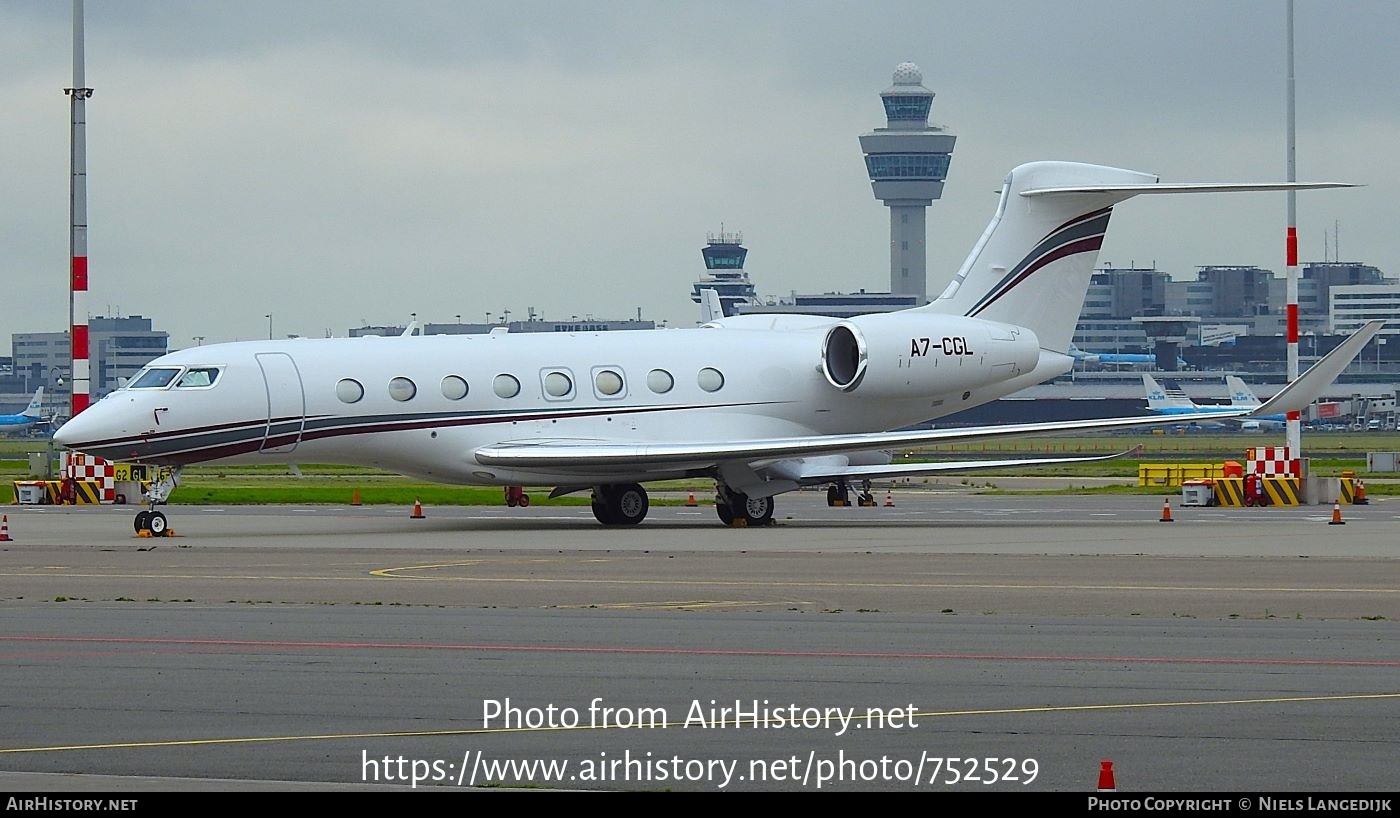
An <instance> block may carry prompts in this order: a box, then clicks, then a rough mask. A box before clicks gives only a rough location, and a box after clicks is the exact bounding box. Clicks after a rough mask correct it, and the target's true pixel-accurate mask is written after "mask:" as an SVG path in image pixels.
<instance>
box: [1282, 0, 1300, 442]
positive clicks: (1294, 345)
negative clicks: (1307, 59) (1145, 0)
mask: <svg viewBox="0 0 1400 818" xmlns="http://www.w3.org/2000/svg"><path fill="white" fill-rule="evenodd" d="M1287 85H1288V146H1287V149H1286V152H1287V154H1288V181H1290V182H1296V181H1298V158H1297V133H1296V130H1297V128H1296V122H1295V117H1294V102H1293V100H1294V82H1293V0H1288V83H1287ZM1285 247H1286V249H1285V255H1286V256H1287V264H1288V272H1287V276H1288V278H1287V284H1286V287H1287V300H1288V305H1287V307H1286V308H1285V309H1287V311H1288V380H1289V382H1290V383H1291V382H1292V381H1295V380H1297V379H1298V192H1297V191H1294V190H1290V191H1288V233H1287V235H1286V237H1285ZM1285 426H1286V431H1285V433H1284V443H1285V445H1287V446H1288V451H1289V455H1288V456H1289V457H1291V458H1298V459H1301V458H1302V456H1303V421H1302V413H1300V412H1289V413H1288V422H1287V423H1286V424H1285Z"/></svg>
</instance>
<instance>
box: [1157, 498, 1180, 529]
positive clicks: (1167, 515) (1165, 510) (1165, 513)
mask: <svg viewBox="0 0 1400 818" xmlns="http://www.w3.org/2000/svg"><path fill="white" fill-rule="evenodd" d="M1157 522H1159V523H1174V522H1176V520H1173V519H1172V501H1171V500H1163V501H1162V519H1160V520H1158V521H1157Z"/></svg>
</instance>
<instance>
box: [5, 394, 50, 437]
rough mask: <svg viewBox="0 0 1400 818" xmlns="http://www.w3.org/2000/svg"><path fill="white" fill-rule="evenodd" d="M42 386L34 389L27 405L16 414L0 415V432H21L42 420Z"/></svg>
mask: <svg viewBox="0 0 1400 818" xmlns="http://www.w3.org/2000/svg"><path fill="white" fill-rule="evenodd" d="M43 406H44V387H42V386H41V387H39V388H38V389H36V390H34V397H32V398H30V399H29V405H28V406H26V407H25V408H24V411H23V412H20V413H19V414H17V415H0V434H9V433H13V432H21V431H24V430H26V429H28V428H29V427H31V426H33V425H34V424H36V423H39V422H42V421H43V420H44V411H43Z"/></svg>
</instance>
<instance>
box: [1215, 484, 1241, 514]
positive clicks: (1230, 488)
mask: <svg viewBox="0 0 1400 818" xmlns="http://www.w3.org/2000/svg"><path fill="white" fill-rule="evenodd" d="M1215 504H1216V505H1217V506H1231V507H1234V508H1239V507H1242V506H1243V505H1244V478H1243V477H1217V478H1216V479H1215Z"/></svg>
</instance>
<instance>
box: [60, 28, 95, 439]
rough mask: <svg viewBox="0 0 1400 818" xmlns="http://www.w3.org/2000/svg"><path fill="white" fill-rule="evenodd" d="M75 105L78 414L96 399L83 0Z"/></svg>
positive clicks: (72, 237) (76, 38) (72, 188)
mask: <svg viewBox="0 0 1400 818" xmlns="http://www.w3.org/2000/svg"><path fill="white" fill-rule="evenodd" d="M63 90H64V93H66V94H67V95H68V100H69V104H70V105H71V107H72V112H73V117H72V123H71V124H72V131H71V143H70V144H71V147H72V156H71V162H70V178H69V183H68V193H69V197H68V217H69V218H68V222H69V234H68V254H69V256H70V258H71V265H70V267H69V279H68V321H69V324H70V325H71V326H72V330H71V334H70V335H69V338H70V341H71V352H72V372H71V373H70V374H71V375H72V383H71V387H72V402H71V404H70V409H69V416H70V417H76V416H77V415H78V413H79V412H81V411H83V410H84V409H86V408H88V404H89V403H91V402H92V364H91V362H90V360H89V358H88V308H87V293H88V260H87V100H88V97H91V96H92V89H91V88H88V87H87V86H86V84H85V83H84V81H83V0H73V87H72V88H65V89H63Z"/></svg>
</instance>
